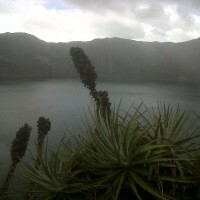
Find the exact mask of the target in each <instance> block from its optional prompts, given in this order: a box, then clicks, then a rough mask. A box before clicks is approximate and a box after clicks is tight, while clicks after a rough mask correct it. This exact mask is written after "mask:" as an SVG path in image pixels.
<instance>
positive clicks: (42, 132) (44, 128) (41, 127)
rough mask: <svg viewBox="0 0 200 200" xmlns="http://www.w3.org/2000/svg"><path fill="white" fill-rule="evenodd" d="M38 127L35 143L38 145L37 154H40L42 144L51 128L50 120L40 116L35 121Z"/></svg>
mask: <svg viewBox="0 0 200 200" xmlns="http://www.w3.org/2000/svg"><path fill="white" fill-rule="evenodd" d="M37 128H38V137H37V145H38V154H40V155H41V154H42V149H43V145H44V140H45V137H46V136H47V134H48V132H49V131H50V129H51V122H50V120H49V119H48V118H45V117H40V118H39V119H38V121H37Z"/></svg>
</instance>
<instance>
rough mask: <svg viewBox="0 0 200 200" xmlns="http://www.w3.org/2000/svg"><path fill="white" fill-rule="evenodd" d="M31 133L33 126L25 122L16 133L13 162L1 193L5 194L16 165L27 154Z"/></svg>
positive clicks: (13, 143) (12, 153)
mask: <svg viewBox="0 0 200 200" xmlns="http://www.w3.org/2000/svg"><path fill="white" fill-rule="evenodd" d="M30 133H31V127H30V126H29V125H28V124H27V123H26V124H24V125H23V126H22V127H21V128H20V129H19V130H18V131H17V133H16V138H15V139H14V140H13V142H12V146H11V150H10V153H11V159H12V162H11V164H10V168H9V171H8V174H7V177H6V179H5V181H4V183H3V184H2V186H1V188H0V195H3V194H5V192H6V191H7V189H8V186H9V183H10V180H11V178H12V176H13V173H14V171H15V169H16V166H17V164H18V163H19V162H20V161H21V159H22V158H23V156H24V155H25V152H26V149H27V145H28V141H29V137H30Z"/></svg>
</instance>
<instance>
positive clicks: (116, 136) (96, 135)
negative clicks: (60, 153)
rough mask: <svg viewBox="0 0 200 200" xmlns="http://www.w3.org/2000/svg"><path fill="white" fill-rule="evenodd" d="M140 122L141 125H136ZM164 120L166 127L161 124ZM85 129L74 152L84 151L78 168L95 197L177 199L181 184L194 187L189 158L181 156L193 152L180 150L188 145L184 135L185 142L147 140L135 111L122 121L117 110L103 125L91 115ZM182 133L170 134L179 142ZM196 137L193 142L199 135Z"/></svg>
mask: <svg viewBox="0 0 200 200" xmlns="http://www.w3.org/2000/svg"><path fill="white" fill-rule="evenodd" d="M165 114H166V113H164V116H165ZM161 116H162V115H161ZM143 118H145V121H141V119H143ZM161 118H162V117H161ZM156 120H157V118H156ZM182 120H183V121H184V119H183V118H180V119H179V123H180V124H182V125H183V123H182V122H183V121H182ZM164 121H165V122H163V123H164V124H165V123H167V121H166V119H164ZM155 123H156V121H155ZM169 123H173V121H170V122H169ZM86 126H87V132H86V133H87V135H86V136H85V137H82V139H81V140H79V145H80V148H82V149H85V151H82V152H81V153H82V156H81V157H80V158H81V159H80V160H79V165H80V166H81V168H82V169H84V170H85V173H86V174H88V177H90V178H91V180H92V182H93V184H94V185H97V187H96V191H94V193H95V194H96V195H97V196H98V197H99V198H102V199H112V198H113V199H115V200H117V199H119V197H120V195H122V194H123V191H125V189H126V188H129V191H130V190H131V191H132V194H133V196H134V197H135V198H137V199H139V200H142V199H157V198H158V199H177V198H178V199H179V198H182V197H179V196H178V195H177V194H178V192H182V194H184V188H185V187H186V185H187V186H189V184H197V180H196V177H195V176H194V174H193V173H192V169H191V166H189V165H188V164H187V163H190V162H192V160H194V157H189V156H188V155H187V153H189V152H191V151H195V150H197V149H198V147H197V146H195V148H193V147H191V146H188V145H185V146H184V148H183V143H184V144H187V143H188V142H190V141H191V140H190V139H191V137H189V135H190V133H188V137H186V138H185V140H182V139H179V140H178V139H177V141H176V143H173V142H167V143H161V142H159V141H161V140H164V139H163V135H157V136H156V137H152V131H154V132H155V126H154V125H153V124H151V123H150V122H149V121H148V120H147V118H146V117H145V113H144V112H140V108H139V109H136V110H135V112H134V114H132V115H129V114H128V113H127V114H125V115H124V116H121V115H120V114H119V108H118V110H117V111H112V113H111V116H110V117H109V120H108V118H107V120H105V118H104V117H103V116H102V114H101V113H95V114H94V115H92V117H91V119H90V121H89V120H86ZM170 126H172V127H174V126H173V125H172V124H171V125H170ZM176 126H177V125H176ZM187 128H188V127H187V126H186V127H182V129H186V130H187ZM182 129H179V131H175V132H174V130H171V131H172V133H171V132H170V134H176V137H177V135H178V136H179V137H180V138H181V134H182ZM156 130H157V129H156ZM180 130H181V131H180ZM198 130H199V129H198ZM197 134H198V137H199V132H197ZM196 137H197V136H196ZM177 138H178V137H177ZM192 138H193V137H192ZM190 147H191V148H190ZM165 186H167V188H166V189H165ZM102 192H103V193H104V195H102ZM123 198H126V197H123Z"/></svg>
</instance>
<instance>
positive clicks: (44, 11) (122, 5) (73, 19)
mask: <svg viewBox="0 0 200 200" xmlns="http://www.w3.org/2000/svg"><path fill="white" fill-rule="evenodd" d="M4 32H26V33H29V34H32V35H35V36H36V37H38V38H40V39H42V40H45V41H48V42H69V41H88V40H92V39H94V38H105V37H121V38H126V39H133V40H140V41H160V42H164V41H171V42H181V41H187V40H191V39H194V38H198V37H200V0H0V33H4Z"/></svg>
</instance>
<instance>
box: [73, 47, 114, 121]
mask: <svg viewBox="0 0 200 200" xmlns="http://www.w3.org/2000/svg"><path fill="white" fill-rule="evenodd" d="M70 55H71V57H72V61H73V63H74V67H75V68H76V69H77V72H78V73H79V76H80V79H81V81H82V83H83V85H84V86H85V87H86V88H88V89H89V90H90V95H91V96H92V98H93V99H94V101H95V103H96V108H97V112H99V111H100V112H102V114H103V116H104V118H106V116H107V115H110V111H111V109H110V106H111V103H110V101H109V97H108V92H107V91H97V90H96V79H97V74H96V72H95V67H94V66H93V65H92V63H91V61H90V59H89V58H88V57H87V55H86V54H85V52H84V51H83V50H82V49H81V48H79V47H72V48H71V49H70Z"/></svg>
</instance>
